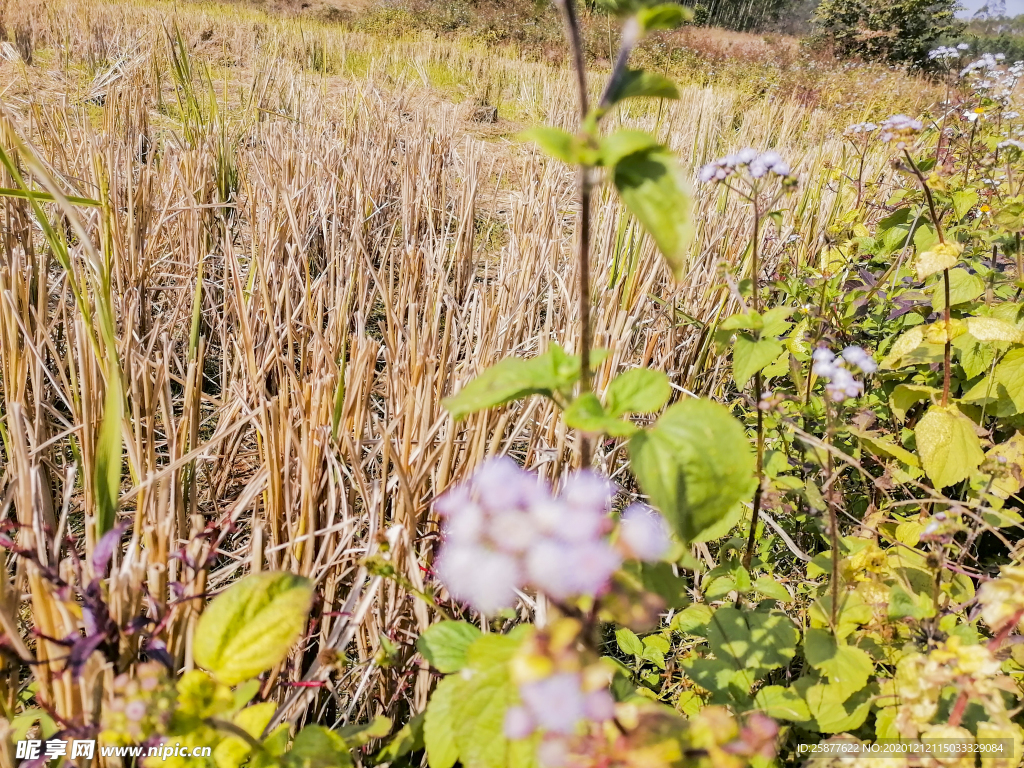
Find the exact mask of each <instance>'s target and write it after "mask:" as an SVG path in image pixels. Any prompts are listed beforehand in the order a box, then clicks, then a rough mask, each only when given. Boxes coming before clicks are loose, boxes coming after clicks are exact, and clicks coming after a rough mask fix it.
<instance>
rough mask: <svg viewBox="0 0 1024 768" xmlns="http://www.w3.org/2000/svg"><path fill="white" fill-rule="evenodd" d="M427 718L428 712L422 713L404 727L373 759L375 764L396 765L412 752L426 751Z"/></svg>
mask: <svg viewBox="0 0 1024 768" xmlns="http://www.w3.org/2000/svg"><path fill="white" fill-rule="evenodd" d="M426 718H427V714H426V712H420V713H419V714H418V715H416V716H415V717H414V718H412V720H410V721H409V722H408V723H406V724H405V725H403V726H402V727H401V728H400V729H399V730H398V732H397V733H396V734H395V735H394V736H392V737H391V739H390V740H389V741H388V743H387V744H385V745H384V747H383V749H381V750H380V751H379V752H378V753H377V754H376V755H374V757H373V761H372V762H373V764H374V765H376V764H379V763H394V762H396V761H397V760H398V759H399V758H402V757H405V756H406V755H408V754H409V753H410V752H416V751H418V750H421V749H424V741H423V723H424V721H425V720H426Z"/></svg>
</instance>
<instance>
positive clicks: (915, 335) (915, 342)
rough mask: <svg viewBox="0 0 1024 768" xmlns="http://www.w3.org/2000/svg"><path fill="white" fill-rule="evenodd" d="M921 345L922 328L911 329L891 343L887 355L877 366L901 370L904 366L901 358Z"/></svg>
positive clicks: (922, 341)
mask: <svg viewBox="0 0 1024 768" xmlns="http://www.w3.org/2000/svg"><path fill="white" fill-rule="evenodd" d="M923 343H924V328H922V327H921V326H920V325H918V326H915V327H913V328H911V329H910V330H909V331H907V332H906V333H904V334H902V335H901V336H900V337H899V338H898V339H896V341H894V342H893V345H892V347H890V348H889V354H887V355H886V356H885V358H884V359H883V360H882V362H881V363H880V364H879V367H880V368H901V367H902V366H903V365H904V363H903V358H905V357H907V356H908V355H910V353H911V352H913V351H914V350H915V349H917V348H918V347H920V346H921V345H922V344H923Z"/></svg>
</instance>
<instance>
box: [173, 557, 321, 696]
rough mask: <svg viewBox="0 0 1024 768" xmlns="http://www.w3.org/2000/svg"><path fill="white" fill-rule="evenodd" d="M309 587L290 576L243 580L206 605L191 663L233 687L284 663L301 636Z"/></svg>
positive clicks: (270, 574) (260, 575)
mask: <svg viewBox="0 0 1024 768" xmlns="http://www.w3.org/2000/svg"><path fill="white" fill-rule="evenodd" d="M312 601H313V585H312V583H311V582H310V581H309V580H308V579H304V578H302V577H301V576H296V575H294V574H291V573H284V572H280V571H268V572H265V573H257V574H253V575H251V576H246V577H245V578H244V579H242V580H241V581H238V582H236V583H235V584H233V585H232V586H230V587H229V588H228V589H226V590H225V591H224V592H222V593H221V594H220V595H218V596H217V597H216V598H214V599H213V601H212V602H211V603H210V604H209V605H208V606H207V607H206V610H205V611H204V612H203V615H202V616H201V617H200V618H199V623H198V625H197V626H196V634H195V639H194V640H193V656H194V658H195V660H196V663H197V664H198V665H199V666H200V667H202V668H203V669H205V670H207V671H208V672H210V673H211V674H212V675H213V676H214V677H216V678H217V679H218V680H219V681H220V682H222V683H225V684H227V685H236V684H237V683H240V682H242V681H243V680H248V679H249V678H251V677H255V676H256V675H258V674H260V673H261V672H265V671H266V670H268V669H270V668H271V667H273V666H274V665H275V664H278V663H280V662H281V661H283V660H284V658H285V656H287V655H288V652H289V651H290V650H291V648H292V646H293V645H294V644H295V642H296V641H297V640H298V639H299V637H300V636H301V635H302V631H303V629H305V626H306V619H307V617H308V616H309V607H310V604H311V603H312Z"/></svg>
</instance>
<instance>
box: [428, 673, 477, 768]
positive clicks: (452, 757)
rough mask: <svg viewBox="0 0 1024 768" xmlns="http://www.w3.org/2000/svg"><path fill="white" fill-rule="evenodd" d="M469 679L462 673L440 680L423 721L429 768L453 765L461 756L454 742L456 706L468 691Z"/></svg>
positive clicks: (447, 767) (450, 767)
mask: <svg viewBox="0 0 1024 768" xmlns="http://www.w3.org/2000/svg"><path fill="white" fill-rule="evenodd" d="M467 687H468V684H467V681H466V680H464V679H463V678H462V676H461V675H449V676H448V677H445V678H443V679H442V680H441V682H439V683H438V684H437V687H436V688H435V689H434V692H433V694H431V696H430V701H429V702H428V703H427V714H426V717H425V719H424V721H423V744H424V746H425V747H426V750H427V759H428V762H429V763H430V768H452V766H454V765H455V763H456V762H457V761H458V759H459V748H458V747H457V746H456V744H455V730H456V727H457V725H458V724H457V722H456V721H455V708H456V704H457V702H458V701H459V700H460V699H461V698H462V697H463V696H464V695H465V689H466V688H467Z"/></svg>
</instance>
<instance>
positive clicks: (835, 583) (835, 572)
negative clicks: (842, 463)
mask: <svg viewBox="0 0 1024 768" xmlns="http://www.w3.org/2000/svg"><path fill="white" fill-rule="evenodd" d="M825 419H826V420H827V422H828V426H827V428H826V430H825V438H826V440H825V444H826V446H827V448H831V447H832V434H833V432H834V431H835V424H834V422H833V420H832V408H831V407H830V405H829V402H828V397H827V396H826V397H825ZM825 482H826V483H828V484H829V486H828V491H827V492H826V493H825V506H827V507H828V528H829V531H828V534H829V542H830V544H831V546H832V575H831V578H830V582H831V583H830V584H829V588H830V591H831V593H832V610H831V615H830V617H831V621H832V631H833V632H835V631H836V627H837V623H836V622H837V620H838V618H839V516H838V515H837V514H836V504H835V491H834V489H835V483H833V482H832V451H831V450H827V451H826V453H825Z"/></svg>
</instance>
